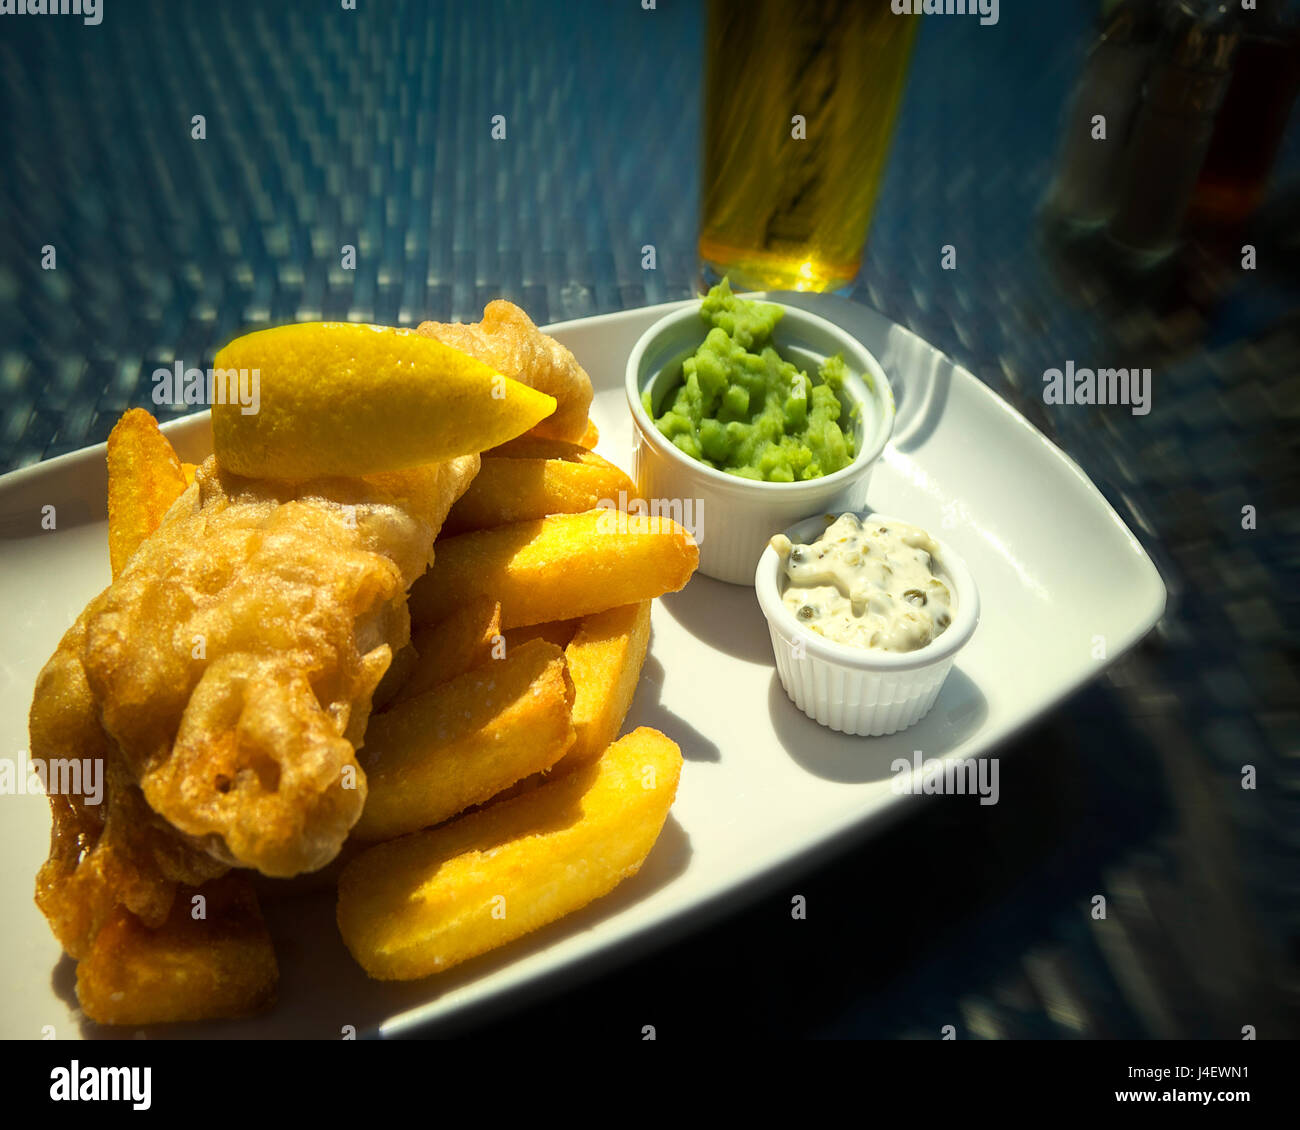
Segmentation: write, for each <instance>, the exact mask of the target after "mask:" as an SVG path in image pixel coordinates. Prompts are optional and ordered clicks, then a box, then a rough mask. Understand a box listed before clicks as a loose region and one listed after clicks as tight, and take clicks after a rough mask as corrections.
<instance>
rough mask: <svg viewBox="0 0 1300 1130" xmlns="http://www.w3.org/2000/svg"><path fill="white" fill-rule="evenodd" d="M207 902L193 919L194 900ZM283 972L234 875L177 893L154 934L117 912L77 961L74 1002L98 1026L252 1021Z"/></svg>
mask: <svg viewBox="0 0 1300 1130" xmlns="http://www.w3.org/2000/svg"><path fill="white" fill-rule="evenodd" d="M195 895H202V896H203V899H204V904H205V905H204V914H205V917H203V918H195V917H194V903H193V901H192V900H193V897H194V896H195ZM278 976H279V970H278V967H277V966H276V961H275V951H274V950H273V949H272V947H271V936H270V934H268V933H267V930H266V924H265V923H264V922H263V921H262V912H261V910H260V909H259V908H258V905H257V896H256V894H255V893H254V891H253V888H252V886H251V885H250V884H249V881H248V880H247V879H246V878H245V877H244V876H243V875H238V874H234V873H232V874H229V875H226V876H224V877H223V878H220V879H214V880H212V881H211V882H209V883H204V884H203V886H202V887H199V888H197V890H196V889H195V888H192V887H180V888H179V889H178V890H177V892H176V898H175V900H174V901H173V903H172V909H171V913H170V914H169V915H168V917H167V920H166V921H165V922H164V923H163V924H162V926H160V927H159V928H158V929H156V930H150V929H149V928H148V927H147V926H145V925H143V924H142V923H141V922H140V920H139V919H138V918H136V917H135V915H133V914H131V913H130V912H129V911H128V910H126V909H125V908H122V907H118V908H117V909H116V910H115V911H114V912H113V914H112V916H111V917H110V918H109V919H108V921H107V922H105V923H104V925H103V927H102V928H101V929H100V931H99V933H98V934H97V935H96V936H95V940H94V943H93V944H92V945H91V948H90V953H88V954H87V955H86V957H85V958H84V959H82V960H81V961H80V962H78V963H77V999H78V1000H79V1001H80V1002H81V1007H82V1010H83V1011H84V1012H85V1014H86V1015H87V1016H89V1017H90V1018H91V1019H92V1020H94V1021H96V1022H97V1023H99V1024H169V1023H175V1022H177V1021H183V1020H219V1019H220V1020H224V1019H230V1018H232V1017H237V1016H250V1015H252V1014H253V1013H255V1012H258V1011H260V1010H261V1009H262V1008H264V1007H265V1006H266V1005H268V1004H270V1003H271V1001H272V1000H273V999H274V997H275V985H276V980H277V977H278Z"/></svg>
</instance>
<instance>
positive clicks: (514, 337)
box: [417, 298, 592, 450]
mask: <svg viewBox="0 0 1300 1130" xmlns="http://www.w3.org/2000/svg"><path fill="white" fill-rule="evenodd" d="M417 332H418V333H421V334H423V335H424V336H425V337H429V338H433V339H435V340H437V341H440V342H442V343H443V344H444V345H449V346H451V347H452V348H453V349H459V350H461V351H462V352H464V353H467V354H469V356H471V357H476V358H478V360H479V361H482V362H483V363H484V364H487V365H490V366H491V367H492V368H493V369H495V370H496V371H497V372H498V373H503V374H504V375H505V376H507V377H510V378H512V379H514V380H516V381H519V382H521V383H523V384H526V385H529V386H531V387H532V388H535V389H537V390H539V391H540V392H544V393H547V394H548V395H550V396H553V397H554V398H555V400H556V408H555V413H554V415H551V416H548V417H547V418H546V419H545V420H542V421H541V422H540V423H538V424H537V425H536V427H535V429H534V430H535V431H536V432H537V434H539V435H547V436H554V437H556V438H557V439H570V440H576V439H579V438H581V437H582V436H584V435H586V432H587V412H588V411H589V410H590V408H591V400H592V388H591V378H590V377H588V376H587V373H586V370H584V369H583V367H582V366H581V365H579V364H578V360H577V358H576V357H574V356H573V354H572V353H570V352H569V350H567V349H565V347H564V346H562V345H561V344H560V343H559V342H558V341H556V340H555V339H554V338H553V337H548V336H547V335H546V334H544V333H542V331H541V330H539V329H538V328H537V327H536V326H535V325H533V322H532V319H531V318H529V317H528V315H527V314H525V313H524V312H523V311H522V310H521V309H519V307H518V306H515V305H514V304H513V303H510V302H506V301H503V300H502V299H499V298H498V299H497V300H496V301H494V302H489V303H488V304H487V306H486V307H484V309H483V320H482V321H481V322H477V323H462V322H422V323H421V324H420V327H419V329H418V331H417ZM521 430H522V429H521ZM516 434H518V433H516ZM495 442H500V441H499V440H498V441H495ZM476 450H482V449H481V448H478V449H476Z"/></svg>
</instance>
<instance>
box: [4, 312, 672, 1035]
mask: <svg viewBox="0 0 1300 1130" xmlns="http://www.w3.org/2000/svg"><path fill="white" fill-rule="evenodd" d="M217 367H218V369H219V370H225V371H226V372H227V374H237V373H238V372H239V371H240V370H245V371H251V370H257V371H259V372H260V389H259V390H258V396H259V399H260V403H259V407H258V411H256V412H254V413H246V412H245V411H243V408H244V407H246V405H244V404H241V403H239V402H233V403H230V404H226V405H214V411H213V436H214V455H213V456H211V457H209V458H208V459H207V460H206V461H205V462H203V463H202V464H201V465H199V466H197V467H195V466H194V465H192V464H183V463H182V462H181V461H180V460H179V459H178V457H177V456H176V453H175V451H174V450H173V449H172V447H171V444H170V443H169V442H168V440H167V439H166V437H165V436H164V435H163V434H162V432H161V431H159V429H158V427H157V424H156V422H155V421H154V420H153V418H152V417H151V416H150V415H149V414H148V413H146V412H144V411H142V410H139V409H134V410H132V411H130V412H128V413H126V415H124V416H123V417H122V419H121V420H120V421H119V422H118V424H117V426H116V427H115V428H114V430H113V433H112V435H111V436H110V438H109V442H108V465H109V485H108V503H109V547H110V560H111V566H112V583H111V584H110V585H109V586H108V588H106V589H105V590H104V591H103V592H102V593H100V594H99V595H98V596H97V597H95V598H94V599H93V600H92V601H91V602H90V604H89V605H87V607H86V609H85V610H84V611H83V612H82V614H81V615H80V616H79V617H78V618H77V620H76V622H75V623H74V624H73V625H72V627H71V628H70V629H69V630H68V632H67V633H66V634H65V636H64V637H63V639H62V640H61V641H60V643H59V646H58V648H57V650H56V651H55V653H54V655H53V657H52V658H51V659H50V661H49V662H48V663H47V664H46V666H45V668H44V669H43V670H42V671H41V673H40V676H39V677H38V680H37V684H36V691H35V695H34V698H33V703H32V709H31V715H30V719H29V723H30V732H31V733H30V736H31V758H32V760H33V761H34V762H41V761H46V762H48V761H49V760H50V759H54V758H61V757H63V758H66V757H71V756H77V757H82V758H95V759H100V760H101V761H102V762H103V765H104V769H105V772H104V779H105V795H104V797H103V802H102V803H100V804H94V803H91V798H88V797H85V796H78V795H68V794H58V793H52V794H51V795H50V798H49V799H50V804H51V809H52V815H53V830H52V834H51V846H50V854H49V858H48V859H47V860H46V862H45V864H44V865H43V866H42V868H41V870H40V874H39V876H38V881H37V896H36V897H37V904H38V905H39V907H40V909H41V910H42V912H43V913H44V914H45V915H46V917H47V919H48V920H49V922H50V926H51V929H52V930H53V932H54V934H55V936H56V937H57V938H58V940H59V942H60V944H61V945H62V947H63V949H64V950H65V951H66V952H67V953H68V954H69V956H71V957H72V958H74V959H75V960H76V961H77V963H78V965H77V992H78V998H79V1000H80V1002H81V1006H82V1009H83V1011H84V1012H85V1014H86V1015H87V1016H88V1017H89V1018H91V1019H92V1020H95V1021H97V1022H99V1023H103V1024H129V1025H140V1024H148V1023H165V1022H174V1021H182V1020H202V1019H214V1018H222V1017H235V1016H245V1015H250V1014H252V1013H255V1012H257V1011H258V1010H260V1009H263V1008H265V1007H267V1006H268V1005H269V1004H270V1003H271V1002H272V1001H273V999H274V996H275V990H276V981H277V963H276V957H275V953H274V949H273V946H272V939H271V936H270V934H269V933H268V931H267V929H266V926H265V924H264V922H263V919H262V916H261V911H260V909H259V906H258V892H259V891H260V892H262V893H263V895H264V896H265V894H266V892H267V890H268V889H274V885H275V884H276V883H280V884H282V885H283V886H284V887H285V888H286V889H289V888H292V887H293V886H294V882H286V880H290V879H291V877H293V876H304V877H308V878H310V877H317V878H319V877H322V876H325V877H331V876H333V875H334V874H336V873H338V871H339V869H340V867H341V868H342V874H341V879H340V880H339V902H338V920H339V927H340V930H341V933H342V936H343V939H344V941H345V942H346V944H347V946H348V948H349V949H350V950H351V951H352V953H353V955H354V957H356V959H357V961H358V962H359V963H360V964H361V965H362V967H363V968H365V970H366V971H367V972H368V973H369V974H370V975H371V976H373V977H377V978H383V979H392V978H412V977H423V976H427V975H429V974H431V973H435V972H438V971H440V970H442V969H446V968H449V967H451V966H452V965H455V964H457V963H459V962H461V961H464V960H466V959H467V958H470V957H473V956H476V955H477V954H479V953H482V952H485V951H486V950H488V949H492V948H495V947H496V946H499V945H503V944H505V943H506V942H508V941H510V940H512V939H514V938H517V937H520V936H521V935H523V934H525V933H528V932H530V931H531V930H534V929H536V928H537V927H539V926H541V925H543V924H545V923H547V922H551V921H554V920H555V919H557V918H559V917H561V916H563V915H565V914H568V913H570V912H571V911H573V910H576V909H578V908H579V907H581V906H583V905H585V904H586V903H588V902H590V901H591V900H593V899H595V898H598V897H600V896H601V895H603V894H605V893H607V892H608V891H609V890H610V889H612V888H613V886H615V885H616V884H617V883H618V882H620V881H621V880H622V879H623V878H625V877H627V876H628V875H630V874H633V873H635V871H636V870H637V868H639V867H640V865H641V863H642V862H643V861H644V859H645V857H646V855H647V854H648V853H649V851H650V848H651V847H652V846H653V844H654V842H655V840H656V838H657V837H658V835H659V831H660V829H661V828H662V826H663V823H664V820H665V819H666V817H667V813H668V808H669V806H670V805H671V803H672V800H673V796H674V795H675V790H676V784H677V778H678V774H679V772H680V765H681V755H680V752H679V751H678V750H677V747H676V746H675V745H673V743H672V742H670V741H669V740H668V739H667V738H665V737H663V735H661V734H658V733H656V732H655V731H652V730H646V729H641V730H637V731H635V732H634V733H633V734H629V735H628V736H627V737H624V738H622V739H621V740H620V739H619V738H618V734H619V731H620V729H621V727H622V723H623V719H624V717H625V715H626V713H627V710H628V708H629V705H630V703H631V700H632V696H633V693H634V691H635V688H636V685H637V680H638V678H639V674H640V670H641V665H642V663H643V661H644V659H645V655H646V648H647V645H648V641H649V632H650V628H649V625H650V616H649V612H650V602H651V601H652V600H653V598H654V597H656V596H659V595H661V594H663V593H666V592H671V591H676V590H677V589H680V588H681V587H682V586H683V585H684V584H685V583H686V582H687V580H688V579H689V578H690V576H691V574H692V572H693V571H694V569H695V565H696V563H697V561H698V550H697V549H696V546H695V543H694V541H693V539H692V538H691V536H690V535H689V534H688V533H687V532H686V531H685V530H684V529H682V528H681V527H680V526H677V525H676V524H675V523H672V522H669V521H666V520H665V521H664V522H661V523H658V524H657V525H656V526H655V528H653V529H650V528H644V523H642V524H641V525H638V520H637V519H635V518H630V519H629V518H628V516H627V515H623V516H622V517H623V518H624V519H625V521H622V522H617V521H612V520H611V519H612V512H611V511H610V509H609V505H610V503H609V500H611V499H619V498H621V499H627V498H632V497H634V495H635V492H634V490H633V488H632V484H631V482H630V480H629V479H628V477H627V475H626V474H625V473H624V472H623V471H622V470H620V469H619V468H618V467H615V466H614V465H613V464H611V463H609V462H607V461H606V460H604V459H602V458H601V457H600V456H598V455H596V454H595V453H594V452H592V451H591V450H590V448H591V447H592V446H594V445H595V443H596V440H597V438H598V435H597V432H596V429H595V426H594V424H592V423H591V421H590V419H589V409H590V405H591V400H592V390H591V382H590V380H589V379H588V378H587V375H586V373H585V372H584V371H583V369H582V367H581V366H580V365H579V364H578V362H577V360H576V359H575V358H574V357H573V355H572V354H571V353H570V352H569V351H568V350H567V349H565V348H564V347H563V346H561V345H560V344H559V343H558V342H555V341H554V340H553V339H551V338H549V337H547V336H546V335H545V334H543V333H542V332H541V331H540V330H538V329H537V327H536V326H535V325H533V323H532V321H531V320H530V319H529V318H528V316H527V315H526V314H524V313H523V311H521V310H518V308H516V307H513V306H511V305H510V304H509V303H504V302H493V303H490V304H489V305H488V307H487V309H486V310H485V311H484V317H483V320H482V322H480V323H477V324H473V325H449V324H442V323H431V322H426V323H424V324H423V325H422V326H420V329H419V332H418V333H417V332H411V331H403V330H392V329H387V328H383V327H370V326H356V325H350V324H349V325H343V324H319V323H317V324H310V323H309V324H303V325H298V326H285V327H279V328H277V329H273V330H265V331H260V332H259V333H254V334H249V335H247V336H245V337H242V338H239V339H237V340H236V341H234V342H232V343H231V344H230V345H228V346H227V347H226V348H225V349H223V350H222V351H221V352H220V353H219V354H218V356H217ZM230 379H238V378H237V377H236V376H233V375H231V376H230ZM498 897H502V898H504V899H505V902H506V905H507V906H508V908H509V909H508V910H507V911H506V912H505V913H504V914H499V913H497V911H498V909H499V907H498V906H497V903H496V902H495V901H494V900H496V899H497V898H498Z"/></svg>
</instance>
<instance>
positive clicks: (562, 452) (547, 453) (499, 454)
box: [483, 432, 592, 463]
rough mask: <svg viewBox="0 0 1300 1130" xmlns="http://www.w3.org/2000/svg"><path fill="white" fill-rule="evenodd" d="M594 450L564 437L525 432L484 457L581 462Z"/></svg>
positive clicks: (491, 450) (485, 453)
mask: <svg viewBox="0 0 1300 1130" xmlns="http://www.w3.org/2000/svg"><path fill="white" fill-rule="evenodd" d="M590 454H592V452H591V451H590V450H589V449H588V448H586V447H584V446H583V445H582V444H580V443H573V442H572V441H570V440H564V439H547V438H546V437H545V436H536V435H533V433H532V432H525V433H524V434H523V435H521V436H517V437H516V438H514V439H512V440H508V441H506V442H505V443H502V444H498V445H497V446H496V447H493V448H491V449H489V450H487V451H485V452H483V458H484V459H564V460H566V461H568V462H570V463H581V462H582V461H583V460H584V459H585V458H586V457H587V456H588V455H590Z"/></svg>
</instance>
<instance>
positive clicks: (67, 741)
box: [30, 610, 226, 958]
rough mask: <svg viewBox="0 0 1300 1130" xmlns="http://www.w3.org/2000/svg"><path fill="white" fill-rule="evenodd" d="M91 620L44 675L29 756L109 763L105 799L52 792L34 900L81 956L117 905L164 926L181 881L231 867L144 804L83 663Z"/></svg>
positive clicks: (74, 631)
mask: <svg viewBox="0 0 1300 1130" xmlns="http://www.w3.org/2000/svg"><path fill="white" fill-rule="evenodd" d="M88 616H89V610H87V611H86V612H83V613H82V614H81V616H80V617H79V618H78V620H77V622H76V623H75V624H74V625H73V626H72V627H71V628H69V629H68V631H67V633H66V634H65V635H64V637H63V640H62V641H61V642H60V644H59V648H58V650H57V651H56V652H55V653H54V656H53V658H51V659H50V661H49V662H48V663H47V664H46V665H45V668H44V669H43V670H42V671H41V673H40V676H39V678H38V679H37V681H36V696H35V698H34V699H33V702H32V710H31V717H30V732H31V758H32V760H33V761H45V760H47V759H51V758H58V757H80V758H92V759H99V760H101V761H102V763H103V765H104V778H105V780H104V796H103V797H102V799H101V803H100V804H98V805H91V804H88V803H86V801H85V798H83V797H80V796H69V795H67V794H63V793H55V794H52V795H51V796H50V798H49V799H50V807H51V810H52V814H53V817H54V826H53V828H52V830H51V832H50V854H49V858H48V859H47V860H46V861H45V863H44V864H42V865H41V869H40V872H39V873H38V875H37V879H36V904H37V905H38V906H39V907H40V909H41V912H42V913H43V914H44V915H45V917H46V918H47V919H48V920H49V923H50V928H51V929H52V930H53V931H54V935H55V937H56V938H58V940H59V943H60V944H61V945H62V946H63V948H64V949H65V950H66V951H67V952H68V953H69V954H70V955H71V956H72V957H77V958H80V957H84V956H85V955H86V953H87V952H89V949H90V945H91V942H92V941H93V940H94V938H95V935H96V933H97V932H98V931H99V928H100V927H101V926H102V925H103V923H104V921H105V920H106V919H107V918H108V917H109V915H110V914H111V913H112V912H113V911H114V909H115V908H116V907H119V906H120V907H125V908H126V909H128V910H130V911H131V913H133V914H135V915H136V916H138V917H139V918H140V919H141V921H143V922H145V923H146V924H148V925H152V926H156V925H159V924H160V923H161V922H162V921H163V920H164V919H165V918H166V917H167V913H168V911H169V909H170V908H171V903H172V896H173V894H174V893H175V890H176V884H177V883H178V882H184V883H191V884H194V885H198V884H200V883H202V882H204V881H205V880H207V879H210V878H214V877H216V876H217V875H220V874H221V873H222V872H224V871H225V870H226V865H225V864H224V863H221V862H219V861H218V860H215V859H213V858H212V857H211V856H210V855H208V853H207V852H205V851H203V850H202V849H201V848H200V847H198V846H197V845H196V844H194V843H193V842H191V841H189V840H188V839H186V838H185V837H183V836H180V835H178V834H176V833H175V832H174V831H173V830H172V829H171V828H169V827H168V826H167V824H166V822H165V821H163V820H162V819H161V818H160V817H158V816H157V814H155V813H154V812H153V811H152V809H150V808H149V806H148V805H147V804H145V802H144V798H143V797H142V796H141V795H140V790H139V789H138V788H137V787H136V786H135V784H134V783H133V782H132V781H131V778H130V776H129V774H128V773H127V772H126V769H125V767H124V766H123V765H122V762H121V758H120V756H119V755H118V754H117V751H116V749H115V747H114V745H113V742H112V740H111V739H110V738H109V737H108V735H107V734H105V733H104V730H103V727H102V726H101V725H100V723H99V715H98V708H97V705H96V702H95V697H94V695H93V694H92V692H91V690H90V686H89V684H88V683H87V682H86V673H85V668H84V667H83V665H82V662H81V656H82V652H83V649H84V644H85V634H86V620H87V617H88Z"/></svg>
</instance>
